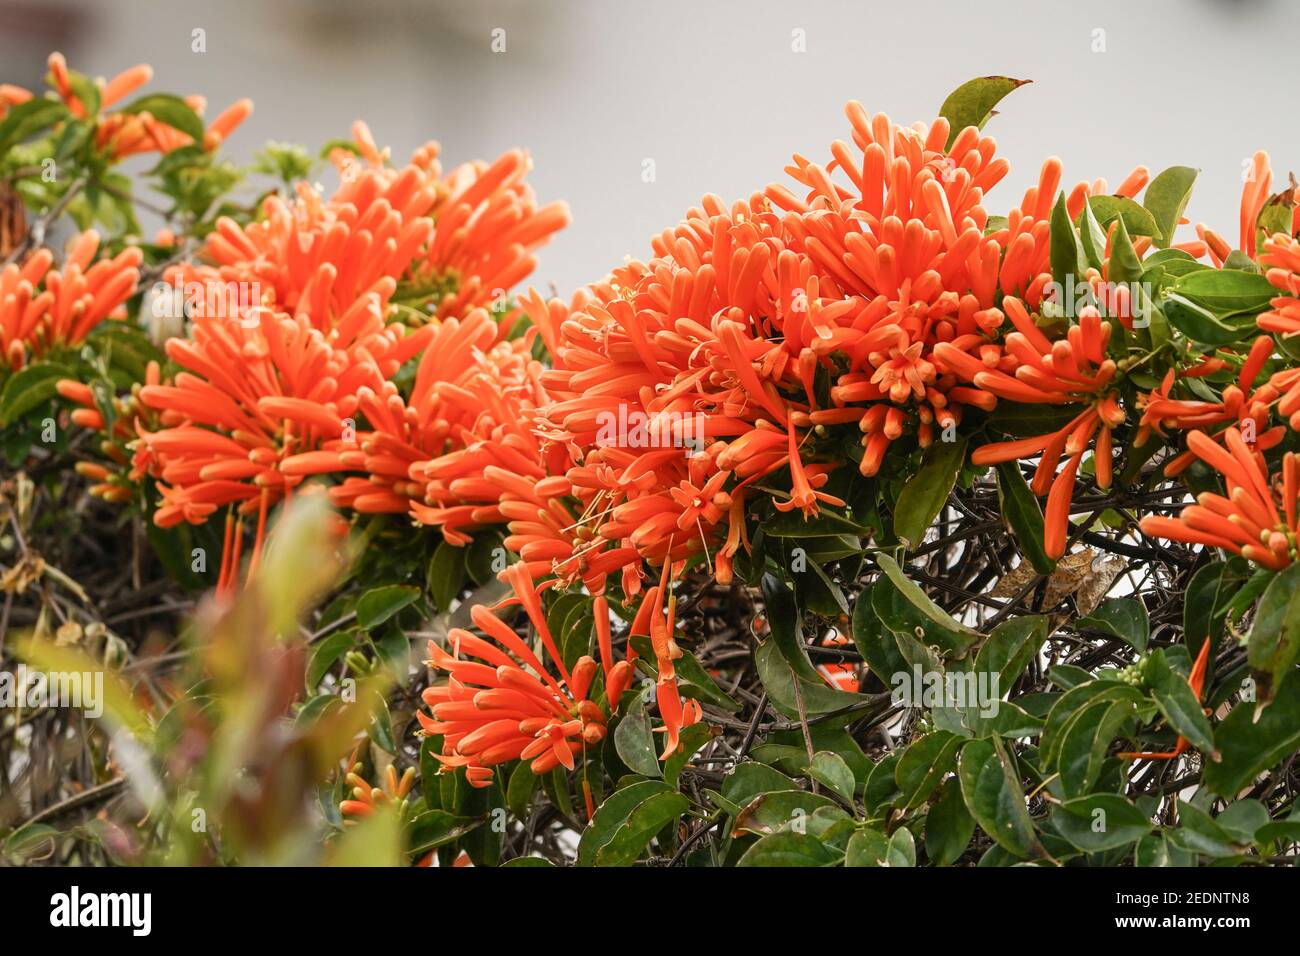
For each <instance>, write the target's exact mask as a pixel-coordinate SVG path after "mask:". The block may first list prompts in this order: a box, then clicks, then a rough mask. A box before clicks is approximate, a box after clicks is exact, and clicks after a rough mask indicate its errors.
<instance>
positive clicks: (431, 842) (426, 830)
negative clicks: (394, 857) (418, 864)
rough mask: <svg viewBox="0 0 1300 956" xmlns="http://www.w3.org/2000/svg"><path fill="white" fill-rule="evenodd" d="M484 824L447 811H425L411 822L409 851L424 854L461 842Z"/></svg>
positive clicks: (476, 819) (480, 820)
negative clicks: (436, 848) (462, 838)
mask: <svg viewBox="0 0 1300 956" xmlns="http://www.w3.org/2000/svg"><path fill="white" fill-rule="evenodd" d="M482 824H483V820H482V819H479V818H475V817H458V816H456V815H455V814H453V813H448V812H447V811H445V810H425V811H424V812H423V813H421V814H419V815H418V816H416V817H415V819H413V820H412V821H411V832H410V837H409V840H410V844H409V849H410V851H411V852H412V853H424V852H426V851H428V850H432V849H433V848H434V847H436V846H442V845H444V844H446V843H452V842H454V841H456V840H459V839H460V838H461V837H463V836H464V835H465V834H466V833H469V832H470V831H471V830H473V829H474V828H476V827H478V826H481V825H482Z"/></svg>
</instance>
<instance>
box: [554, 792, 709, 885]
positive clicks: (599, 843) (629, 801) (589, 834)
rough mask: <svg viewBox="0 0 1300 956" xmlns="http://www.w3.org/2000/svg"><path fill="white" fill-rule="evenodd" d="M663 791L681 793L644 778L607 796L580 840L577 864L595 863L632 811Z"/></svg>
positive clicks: (589, 864)
mask: <svg viewBox="0 0 1300 956" xmlns="http://www.w3.org/2000/svg"><path fill="white" fill-rule="evenodd" d="M664 794H671V795H673V796H677V797H680V796H681V794H679V793H677V792H676V791H674V790H673V789H672V788H671V787H669V786H668V784H666V783H664V782H663V781H662V780H645V781H641V782H638V783H634V784H631V785H630V786H627V787H623V788H622V789H621V790H615V791H614V792H613V793H611V794H610V795H609V796H608V797H606V798H605V802H604V803H602V804H601V805H600V806H599V807H597V808H596V812H595V813H594V814H593V815H592V817H591V822H590V823H588V824H587V829H586V830H584V831H583V832H582V837H581V838H580V839H579V840H578V857H577V864H578V866H593V865H594V864H595V863H596V856H597V854H598V853H599V852H600V850H601V849H602V848H603V847H604V846H605V845H606V844H607V843H609V842H610V840H612V839H613V838H614V834H615V833H616V832H617V831H618V830H619V829H620V828H621V827H623V826H624V824H626V823H627V821H628V818H629V817H630V816H631V815H632V813H633V811H635V810H636V808H637V807H638V806H640V805H641V804H642V803H644V802H645V801H646V800H649V799H650V798H651V797H654V796H658V795H664ZM682 799H685V798H684V797H683V798H682ZM647 839H648V838H647ZM644 845H645V844H642V846H644ZM638 852H639V850H638Z"/></svg>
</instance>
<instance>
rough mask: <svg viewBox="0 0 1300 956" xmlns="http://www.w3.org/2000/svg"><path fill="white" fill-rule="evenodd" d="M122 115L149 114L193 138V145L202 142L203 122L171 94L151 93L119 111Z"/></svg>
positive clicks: (185, 104)
mask: <svg viewBox="0 0 1300 956" xmlns="http://www.w3.org/2000/svg"><path fill="white" fill-rule="evenodd" d="M120 112H122V113H127V114H136V113H149V114H150V115H151V116H153V118H154V119H156V120H159V121H160V122H163V123H166V124H167V125H168V126H171V127H173V128H175V129H178V130H180V131H181V132H182V133H185V134H186V135H187V136H190V137H192V138H193V140H194V142H195V143H199V144H201V143H202V142H203V120H201V119H199V114H198V113H196V112H194V110H193V109H192V108H191V107H190V105H189V104H188V103H186V102H185V101H184V100H183V99H181V98H180V97H179V96H173V95H172V94H171V93H151V94H149V95H148V96H142V97H140V98H139V99H138V100H135V101H134V102H131V103H128V104H127V105H126V106H123V107H122V109H121V110H120Z"/></svg>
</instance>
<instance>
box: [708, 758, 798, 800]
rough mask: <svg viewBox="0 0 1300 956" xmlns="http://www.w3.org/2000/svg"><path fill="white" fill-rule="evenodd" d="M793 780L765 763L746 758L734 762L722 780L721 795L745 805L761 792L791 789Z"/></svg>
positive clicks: (793, 784) (793, 785) (793, 786)
mask: <svg viewBox="0 0 1300 956" xmlns="http://www.w3.org/2000/svg"><path fill="white" fill-rule="evenodd" d="M793 789H795V782H794V781H793V780H791V779H790V778H789V777H787V776H786V775H785V774H783V773H781V772H780V771H779V770H773V769H772V768H771V767H769V766H768V765H767V764H765V763H759V762H758V761H756V760H746V761H743V762H741V763H738V764H736V769H735V770H733V771H732V772H731V773H730V774H729V775H728V776H727V779H725V780H724V781H722V796H724V797H725V798H726V799H727V800H728V801H730V802H731V803H735V804H739V805H741V806H746V805H748V804H749V803H750V801H752V800H753V799H754V798H755V797H757V796H758V795H759V794H761V793H769V792H771V791H774V790H793Z"/></svg>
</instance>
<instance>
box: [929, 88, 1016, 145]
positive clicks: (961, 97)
mask: <svg viewBox="0 0 1300 956" xmlns="http://www.w3.org/2000/svg"><path fill="white" fill-rule="evenodd" d="M1032 82H1033V81H1032V80H1014V79H1012V78H1011V77H1009V76H980V77H976V78H975V79H973V80H967V81H966V82H965V83H963V84H962V85H961V86H959V87H957V89H955V90H953V91H952V92H951V93H949V94H948V98H947V99H945V100H944V101H943V105H942V106H941V107H939V115H940V116H942V117H943V118H944V119H946V120H947V121H948V125H949V127H950V131H949V133H948V143H947V145H948V146H949V147H950V146H952V144H953V143H954V142H956V140H957V137H958V135H960V133H961V131H962V130H964V129H965V128H966V127H968V126H974V127H976V128H977V129H983V128H984V124H985V123H986V122H988V120H989V118H990V117H991V116H994V115H996V110H994V107H995V106H997V105H998V103H1000V102H1001V101H1002V98H1003V97H1005V96H1006V95H1007V94H1008V93H1010V92H1012V91H1013V90H1016V89H1019V88H1020V87H1022V86H1024V85H1025V84H1026V83H1032Z"/></svg>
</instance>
